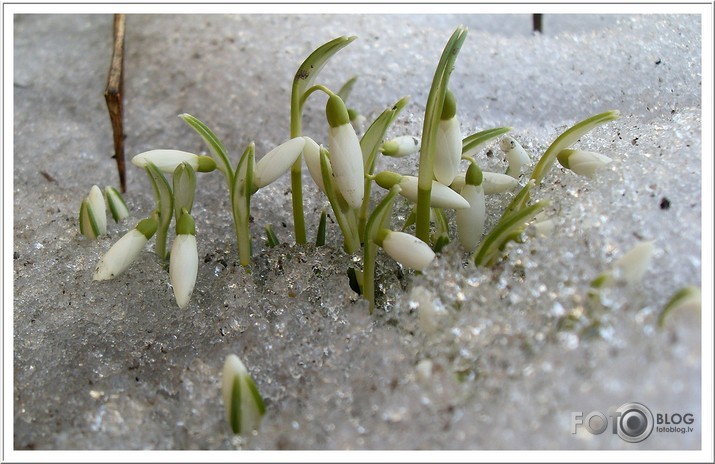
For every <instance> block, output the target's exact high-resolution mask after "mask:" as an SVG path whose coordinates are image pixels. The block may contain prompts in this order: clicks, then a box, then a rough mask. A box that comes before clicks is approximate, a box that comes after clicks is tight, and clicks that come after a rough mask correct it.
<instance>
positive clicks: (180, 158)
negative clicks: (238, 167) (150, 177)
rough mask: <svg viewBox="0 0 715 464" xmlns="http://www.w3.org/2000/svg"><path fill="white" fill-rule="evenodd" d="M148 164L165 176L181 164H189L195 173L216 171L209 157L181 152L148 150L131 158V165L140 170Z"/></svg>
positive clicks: (214, 163) (214, 164) (213, 162)
mask: <svg viewBox="0 0 715 464" xmlns="http://www.w3.org/2000/svg"><path fill="white" fill-rule="evenodd" d="M149 162H151V163H152V164H154V165H155V166H156V167H157V168H158V169H159V170H160V171H161V172H164V173H167V174H173V173H174V170H176V168H177V167H178V166H179V165H180V164H181V163H189V165H190V166H191V167H192V168H193V170H194V171H196V172H210V171H213V170H214V169H216V161H214V159H213V158H211V157H210V156H199V155H195V154H193V153H188V152H185V151H181V150H149V151H145V152H143V153H139V154H138V155H136V156H135V157H134V158H132V164H133V165H135V166H139V167H140V168H143V167H146V165H147V163H149Z"/></svg>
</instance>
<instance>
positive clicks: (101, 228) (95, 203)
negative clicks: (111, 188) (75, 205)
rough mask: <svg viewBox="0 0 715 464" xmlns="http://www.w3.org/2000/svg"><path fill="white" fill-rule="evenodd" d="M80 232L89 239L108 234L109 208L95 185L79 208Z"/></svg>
mask: <svg viewBox="0 0 715 464" xmlns="http://www.w3.org/2000/svg"><path fill="white" fill-rule="evenodd" d="M79 232H80V233H81V234H82V235H84V236H85V237H87V238H97V237H99V236H100V235H104V234H106V233H107V207H106V206H105V203H104V196H103V195H102V191H101V190H100V189H99V187H97V186H96V185H93V186H92V188H91V189H90V191H89V195H87V198H85V199H84V200H83V201H82V205H81V206H80V208H79Z"/></svg>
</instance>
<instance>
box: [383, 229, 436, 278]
mask: <svg viewBox="0 0 715 464" xmlns="http://www.w3.org/2000/svg"><path fill="white" fill-rule="evenodd" d="M375 243H377V244H378V245H379V246H381V247H382V249H383V250H385V252H386V253H387V254H388V255H390V256H391V257H392V259H394V260H395V261H397V262H398V263H400V264H402V265H403V266H406V267H409V268H411V269H414V270H416V271H422V270H424V269H425V268H426V267H427V266H428V265H429V263H431V262H432V260H433V259H434V257H435V254H434V251H432V249H431V248H430V247H429V245H427V244H426V243H425V242H423V241H422V240H420V239H418V238H417V237H415V236H414V235H410V234H407V233H405V232H395V231H394V230H390V229H381V230H380V231H379V232H378V233H377V235H376V236H375Z"/></svg>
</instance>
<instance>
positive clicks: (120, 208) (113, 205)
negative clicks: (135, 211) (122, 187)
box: [104, 185, 129, 222]
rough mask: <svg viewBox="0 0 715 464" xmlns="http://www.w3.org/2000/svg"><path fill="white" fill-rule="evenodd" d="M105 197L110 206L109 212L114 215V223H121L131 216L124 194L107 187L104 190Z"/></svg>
mask: <svg viewBox="0 0 715 464" xmlns="http://www.w3.org/2000/svg"><path fill="white" fill-rule="evenodd" d="M104 196H105V198H106V200H107V206H109V211H110V212H111V213H112V218H113V219H114V222H119V221H121V220H123V219H126V218H127V217H128V216H129V208H127V204H126V203H124V198H122V194H121V193H119V191H118V190H117V189H115V188H114V187H111V186H109V185H107V186H106V187H105V188H104Z"/></svg>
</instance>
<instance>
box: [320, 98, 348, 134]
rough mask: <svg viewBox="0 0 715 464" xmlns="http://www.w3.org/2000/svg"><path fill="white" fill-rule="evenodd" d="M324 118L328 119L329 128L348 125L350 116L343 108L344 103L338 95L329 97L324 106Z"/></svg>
mask: <svg viewBox="0 0 715 464" xmlns="http://www.w3.org/2000/svg"><path fill="white" fill-rule="evenodd" d="M325 116H326V117H327V118H328V124H330V127H340V126H343V125H345V124H350V115H349V114H348V109H347V107H346V106H345V102H343V99H342V98H340V97H339V96H338V95H331V96H330V97H329V98H328V103H327V104H326V105H325Z"/></svg>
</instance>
